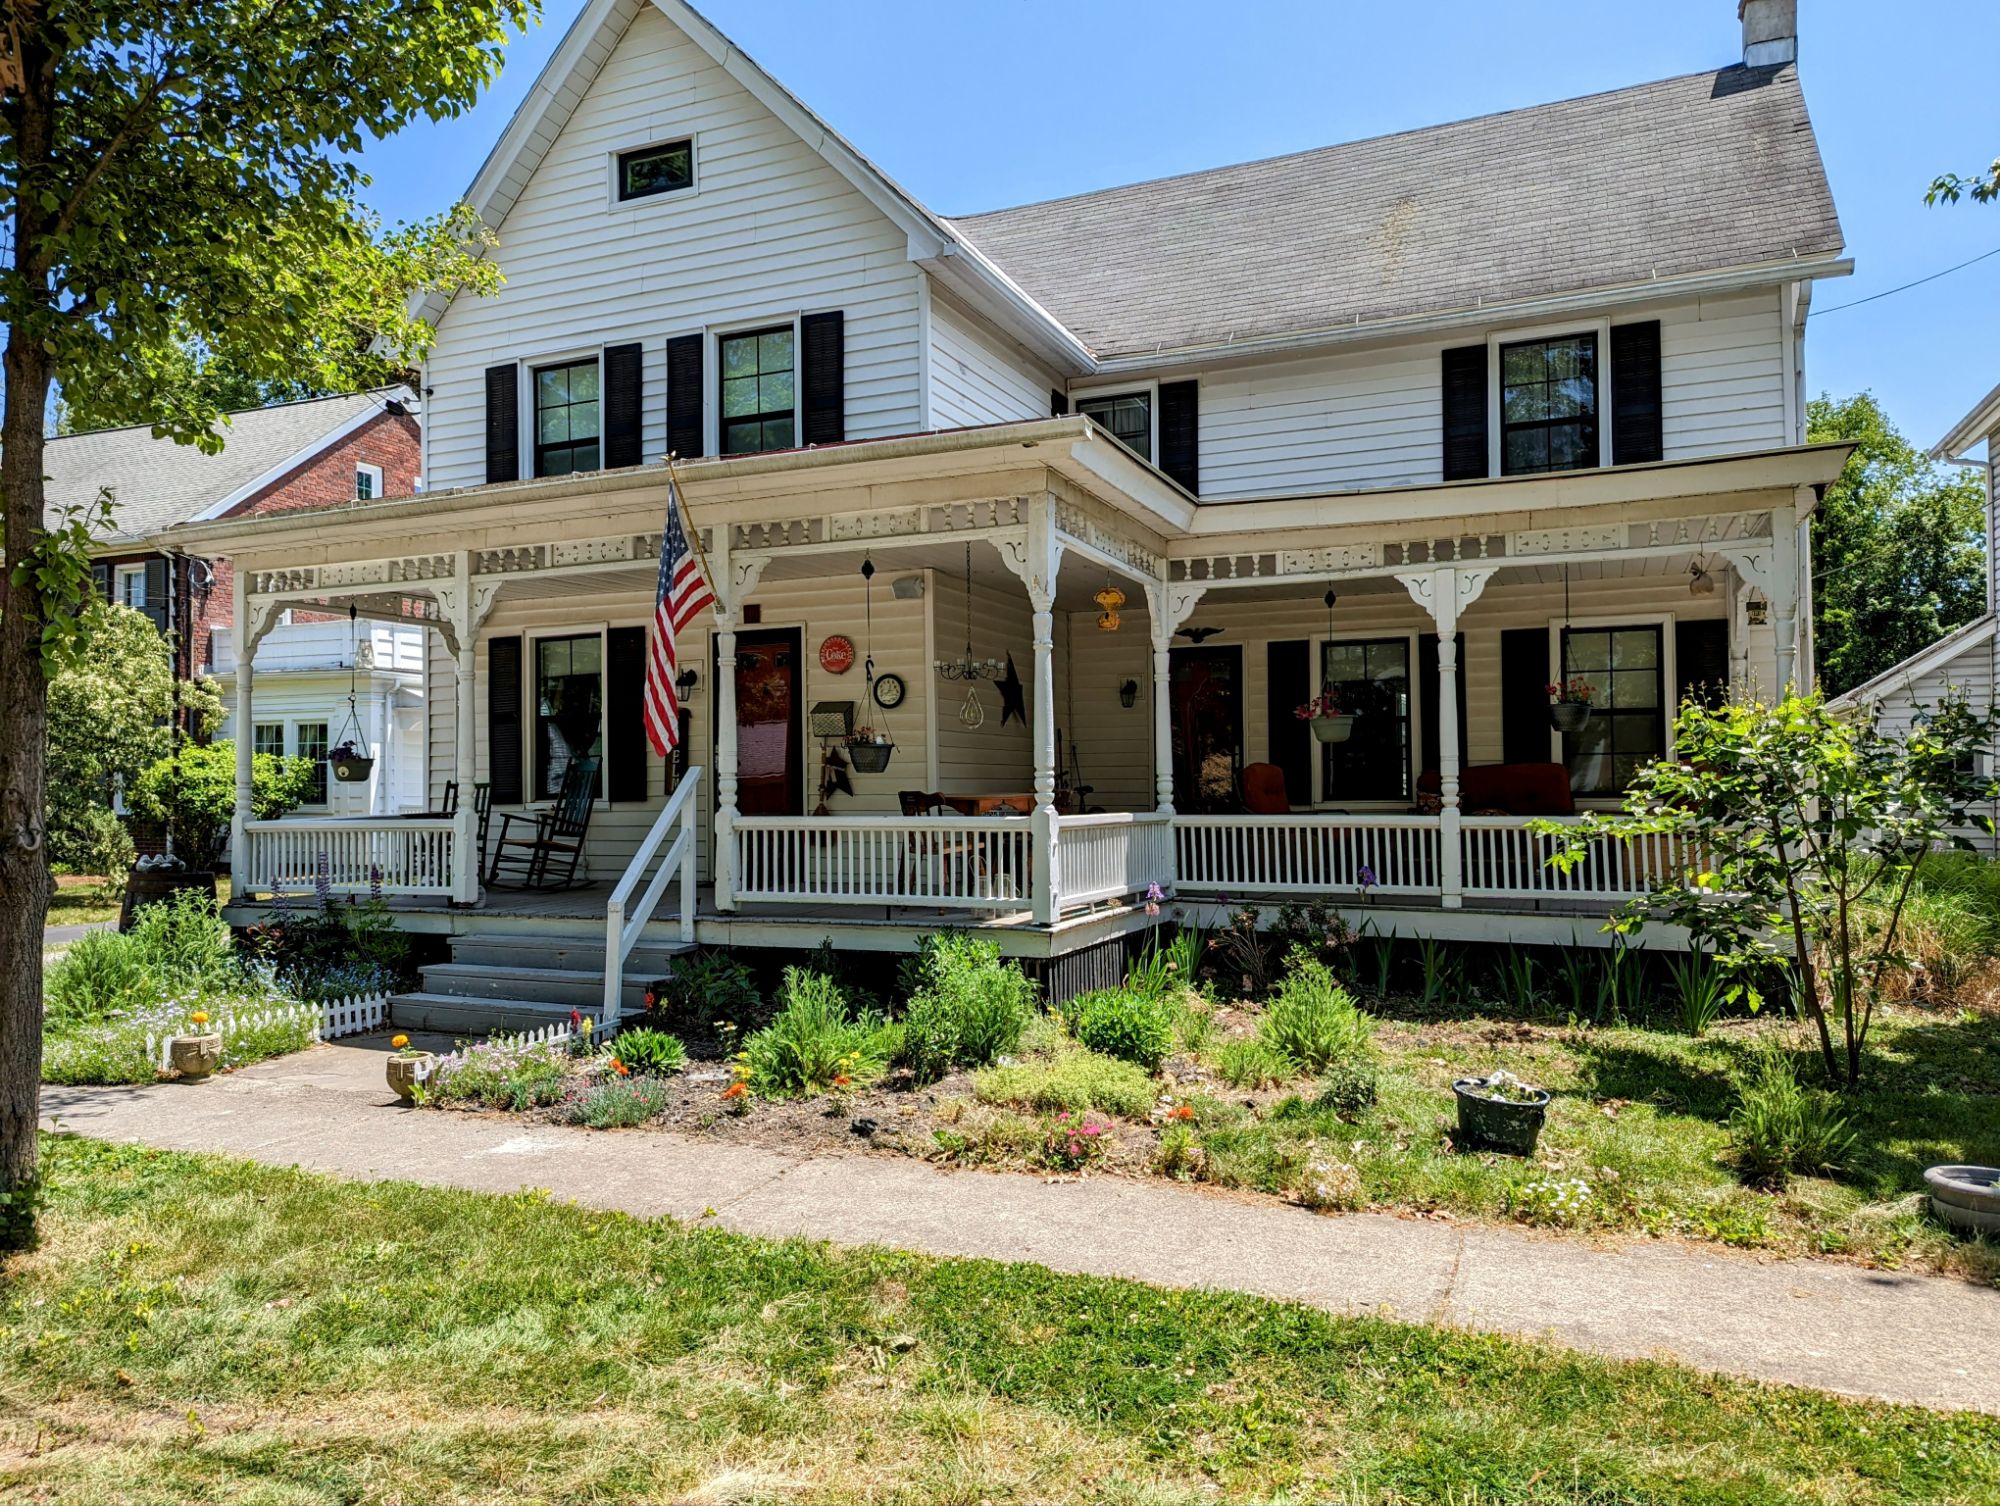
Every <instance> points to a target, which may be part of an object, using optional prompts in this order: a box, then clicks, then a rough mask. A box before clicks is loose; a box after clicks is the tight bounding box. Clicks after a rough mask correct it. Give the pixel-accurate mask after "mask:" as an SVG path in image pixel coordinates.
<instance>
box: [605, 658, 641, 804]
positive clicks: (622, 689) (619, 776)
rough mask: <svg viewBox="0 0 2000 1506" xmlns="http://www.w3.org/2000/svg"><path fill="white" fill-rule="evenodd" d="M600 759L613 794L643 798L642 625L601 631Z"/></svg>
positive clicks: (614, 796) (609, 793)
mask: <svg viewBox="0 0 2000 1506" xmlns="http://www.w3.org/2000/svg"><path fill="white" fill-rule="evenodd" d="M604 761H605V762H606V763H607V764H608V765H610V767H609V769H608V771H607V773H608V776H609V777H608V780H607V783H606V794H607V796H608V797H609V798H610V799H612V800H644V799H645V798H646V630H645V629H644V628H642V627H623V628H612V629H610V630H609V631H607V632H606V633H605V635H604Z"/></svg>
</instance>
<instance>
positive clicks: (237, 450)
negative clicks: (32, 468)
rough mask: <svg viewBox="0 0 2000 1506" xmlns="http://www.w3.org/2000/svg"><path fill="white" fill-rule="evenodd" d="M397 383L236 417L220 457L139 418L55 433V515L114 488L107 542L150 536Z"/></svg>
mask: <svg viewBox="0 0 2000 1506" xmlns="http://www.w3.org/2000/svg"><path fill="white" fill-rule="evenodd" d="M392 391H393V389H384V390H383V391H381V392H356V393H350V394H347V395H345V396H341V397H322V398H314V399H311V400H309V401H307V402H301V403H281V404H279V405H278V406H276V407H272V408H253V409H251V410H250V411H249V412H246V413H235V414H231V415H230V421H229V424H228V426H227V427H226V428H225V429H224V430H223V434H224V436H225V442H224V444H223V447H222V453H221V454H219V455H204V454H202V452H201V451H200V450H198V449H196V448H195V447H194V446H193V445H183V444H175V443H174V442H173V441H172V440H171V439H155V438H153V431H152V429H151V428H149V427H147V426H146V425H143V424H140V425H135V426H133V427H130V428H124V429H95V430H92V431H91V432H89V433H87V434H70V435H65V436H63V437H61V438H58V439H51V440H50V441H49V445H48V457H47V461H46V466H47V474H48V508H47V511H46V513H45V516H46V517H47V518H48V519H49V520H50V521H53V520H54V519H56V518H58V517H60V516H61V514H62V511H63V509H64V507H66V506H69V505H75V506H79V507H81V506H87V505H88V504H89V502H90V500H91V499H92V498H93V497H95V496H96V495H97V493H98V491H99V489H100V488H103V487H109V488H111V494H112V515H111V517H112V531H111V532H110V533H108V534H105V535H104V536H103V537H104V540H105V541H107V542H110V541H118V540H124V539H136V538H143V537H145V536H146V535H148V534H153V533H157V532H158V531H159V530H161V529H163V528H168V527H171V526H172V525H174V524H175V523H184V522H186V521H187V520H188V519H189V518H192V517H195V516H196V515H198V514H199V513H201V512H203V511H205V510H206V509H207V508H209V507H210V506H212V505H214V504H215V503H216V502H219V501H221V500H222V499H223V498H224V497H226V496H228V495H230V494H231V493H232V492H234V491H236V490H238V489H239V488H241V487H243V486H247V485H248V484H249V483H251V482H252V481H255V480H256V479H257V478H258V477H259V476H262V475H264V474H265V473H266V472H267V471H270V470H272V469H274V468H275V467H277V466H280V465H283V464H284V463H285V462H286V461H287V460H289V459H291V458H292V457H293V456H295V455H298V454H300V453H301V452H302V451H305V450H310V449H312V448H313V447H314V445H316V444H317V443H318V442H319V441H320V440H322V439H324V438H325V437H326V436H327V435H329V434H331V433H332V432H333V431H334V430H336V429H338V428H339V427H340V426H341V425H343V424H345V423H347V422H349V421H350V420H351V419H354V418H355V417H357V416H359V415H361V414H362V413H364V412H367V411H369V410H371V409H373V410H378V411H379V410H380V409H381V407H382V404H383V402H384V401H385V400H386V399H387V398H388V397H389V396H390V395H391V393H392Z"/></svg>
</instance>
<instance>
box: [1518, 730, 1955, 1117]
mask: <svg viewBox="0 0 2000 1506" xmlns="http://www.w3.org/2000/svg"><path fill="white" fill-rule="evenodd" d="M1994 728H1995V721H1994V718H1993V717H1992V716H1990V715H1983V714H1979V713H1975V712H1974V711H1973V710H1972V709H1971V707H1970V706H1969V705H1968V703H1967V702H1966V701H1965V699H1964V698H1963V697H1954V698H1951V699H1948V700H1946V701H1945V702H1944V703H1942V704H1941V705H1938V706H1935V707H1931V708H1928V709H1927V710H1926V711H1924V712H1923V713H1922V714H1920V715H1919V716H1918V717H1917V718H1916V721H1915V724H1914V725H1913V726H1912V727H1911V728H1910V729H1909V730H1908V731H1907V732H1903V733H1898V734H1895V735H1891V734H1890V733H1888V732H1886V731H1884V730H1883V729H1882V728H1880V727H1879V726H1877V725H1876V723H1875V722H1874V720H1873V719H1871V718H1868V717H1857V716H1838V715H1835V714H1834V713H1833V712H1831V711H1829V710H1828V709H1827V706H1826V702H1825V700H1824V699H1823V698H1822V697H1821V696H1820V695H1819V694H1817V693H1814V694H1812V695H1788V696H1786V697H1785V698H1784V699H1783V700H1781V701H1779V702H1777V703H1776V704H1775V705H1766V704H1764V703H1762V702H1761V701H1758V700H1756V699H1754V698H1751V697H1737V698H1734V699H1732V700H1730V701H1729V702H1727V703H1726V704H1724V705H1722V706H1719V707H1716V708H1714V709H1712V710H1711V709H1709V708H1706V707H1703V706H1701V705H1698V704H1697V703H1695V702H1692V701H1690V702H1688V703H1686V704H1685V705H1683V706H1682V707H1681V711H1680V715H1679V717H1678V718H1677V719H1676V720H1675V722H1674V756H1673V757H1672V758H1662V759H1659V760H1657V761H1656V762H1654V763H1651V764H1648V765H1647V766H1646V767H1645V768H1644V769H1643V770H1641V771H1640V774H1639V776H1638V778H1637V779H1635V780H1634V781H1633V783H1632V785H1631V787H1630V789H1628V790H1627V792H1626V800H1625V809H1624V811H1623V813H1622V814H1619V815H1616V816H1590V817H1587V818H1585V820H1584V821H1583V822H1582V823H1580V824H1578V825H1571V826H1564V825H1561V824H1558V823H1554V822H1549V823H1541V824H1538V825H1537V826H1536V830H1537V831H1538V832H1540V833H1541V834H1543V835H1544V836H1547V837H1550V838H1552V839H1554V840H1555V841H1557V842H1558V843H1560V844H1562V846H1561V847H1560V848H1559V850H1558V853H1557V856H1556V857H1555V858H1554V862H1555V864H1556V865H1557V866H1558V867H1561V868H1565V869H1569V868H1574V867H1576V866H1577V865H1578V864H1580V863H1588V862H1590V861H1592V857H1593V853H1594V851H1595V850H1596V849H1597V848H1598V847H1599V845H1600V844H1602V843H1603V842H1604V841H1606V840H1607V839H1608V840H1613V841H1636V842H1644V843H1648V844H1654V845H1655V846H1656V848H1658V847H1664V848H1665V850H1667V851H1669V852H1673V853H1675V854H1676V855H1677V860H1676V862H1675V863H1674V864H1672V865H1671V867H1672V869H1673V871H1672V873H1671V874H1670V876H1669V877H1668V878H1667V879H1666V880H1665V881H1664V882H1662V883H1661V884H1660V885H1659V887H1657V888H1656V889H1655V890H1654V891H1653V892H1652V893H1650V894H1648V895H1645V896H1644V897H1642V898H1640V899H1638V900H1635V901H1633V902H1632V903H1631V904H1629V905H1627V906H1626V907H1625V908H1624V909H1623V910H1621V911H1620V912H1619V913H1618V915H1617V916H1616V917H1614V919H1613V920H1612V923H1611V925H1610V927H1609V929H1611V930H1612V931H1614V932H1616V933H1618V934H1621V935H1626V934H1631V933H1633V932H1636V931H1639V930H1642V929H1644V928H1645V927H1646V926H1649V925H1656V924H1662V923H1664V924H1668V925H1677V926H1682V927H1685V928H1686V930H1687V933H1688V935H1689V936H1690V937H1691V938H1692V939H1693V941H1694V944H1695V945H1696V946H1697V947H1699V948H1701V949H1702V950H1704V951H1706V952H1708V953H1709V954H1711V955H1712V956H1713V957H1714V958H1715V960H1716V962H1717V963H1718V964H1720V965H1721V966H1722V967H1723V968H1724V969H1725V970H1726V971H1728V972H1729V973H1730V974H1731V975H1732V976H1733V978H1734V980H1735V981H1734V983H1733V985H1732V989H1731V993H1732V996H1736V997H1742V998H1745V999H1746V1000H1747V1002H1748V1003H1749V1005H1750V1007H1751V1008H1752V1009H1755V1008H1757V1007H1758V1006H1759V1004H1760V1003H1761V996H1760V994H1759V992H1758V989H1757V985H1756V980H1757V978H1758V977H1759V976H1760V975H1765V974H1769V973H1770V972H1772V971H1774V970H1775V971H1778V972H1781V973H1783V974H1784V975H1786V976H1787V977H1788V978H1789V980H1790V993H1791V996H1792V999H1793V1001H1794V1003H1795V1004H1796V1006H1797V1008H1798V1011H1799V1014H1800V1016H1801V1017H1802V1018H1803V1019H1805V1020H1807V1021H1809V1022H1810V1023H1811V1025H1812V1027H1813V1030H1814V1033H1815V1035H1816V1037H1817V1039H1818V1044H1819V1048H1820V1055H1821V1058H1822V1060H1823V1062H1824V1063H1825V1066H1826V1073H1827V1077H1828V1078H1829V1079H1830V1080H1831V1081H1833V1082H1834V1083H1836V1084H1840V1085H1843V1086H1846V1087H1853V1086H1854V1085H1855V1084H1856V1083H1858V1082H1859V1081H1860V1080H1861V1069H1862V1061H1863V1057H1864V1054H1865V1052H1866V1050H1867V1045H1868V1032H1869V1028H1870V1026H1871V1025H1872V1023H1873V1021H1874V1010H1875V1001H1876V1000H1877V998H1878V997H1880V995H1881V992H1882V987H1883V984H1884V982H1885V980H1886V979H1888V978H1889V977H1890V976H1891V975H1892V974H1893V972H1894V971H1895V970H1896V969H1898V968H1900V967H1903V966H1905V965H1906V964H1907V959H1906V958H1905V957H1904V956H1903V955H1902V954H1901V952H1900V950H1899V943H1900V941H1901V936H1902V930H1903V923H1904V919H1905V915H1906V913H1907V907H1908V904H1909V899H1910V896H1911V894H1912V893H1914V892H1915V890H1916V886H1917V879H1918V875H1919V874H1920V873H1921V872H1922V871H1923V867H1924V864H1925V863H1926V862H1927V861H1928V860H1929V859H1930V858H1931V857H1932V856H1933V855H1934V854H1935V853H1937V852H1939V851H1941V850H1945V849H1948V848H1952V847H1959V848H1964V847H1970V846H1971V845H1972V844H1971V842H1970V840H1969V839H1968V838H1967V836H1966V835H1965V833H1966V832H1967V831H1970V830H1973V829H1976V828H1980V827H1986V826H1987V825H1988V822H1987V820H1986V818H1985V816H1984V815H1983V814H1982V813H1981V811H1980V807H1981V806H1983V805H1985V804H1987V803H1988V802H1990V801H1991V800H1992V799H1993V797H1994V794H1995V785H1994V781H1993V780H1991V779H1990V778H1986V779H1982V778H1979V777H1976V776H1974V775H1972V774H1970V773H1968V772H1967V771H1968V770H1970V769H1971V768H1972V767H1973V766H1974V762H1975V754H1977V753H1979V752H1981V751H1984V750H1986V749H1989V748H1991V747H1992V744H1993V734H1994Z"/></svg>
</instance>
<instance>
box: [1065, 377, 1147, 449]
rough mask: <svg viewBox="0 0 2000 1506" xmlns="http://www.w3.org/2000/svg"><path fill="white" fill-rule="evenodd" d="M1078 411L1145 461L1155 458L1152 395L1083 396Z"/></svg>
mask: <svg viewBox="0 0 2000 1506" xmlns="http://www.w3.org/2000/svg"><path fill="white" fill-rule="evenodd" d="M1076 411H1077V412H1079V413H1081V414H1083V415H1084V416H1085V417H1086V418H1088V419H1090V420H1091V421H1092V422H1093V423H1097V424H1101V425H1102V426H1103V427H1105V428H1107V429H1109V430H1110V431H1111V432H1112V434H1114V435H1115V436H1116V437H1117V438H1118V439H1119V440H1121V441H1123V443H1124V445H1125V447H1126V448H1127V449H1129V450H1130V451H1131V452H1132V453H1133V454H1134V455H1137V456H1138V457H1139V458H1140V459H1141V460H1144V461H1146V462H1147V463H1149V464H1150V463H1151V462H1152V459H1153V395H1152V394H1151V393H1150V392H1112V393H1106V394H1105V395H1104V396H1102V397H1080V398H1078V399H1077V400H1076Z"/></svg>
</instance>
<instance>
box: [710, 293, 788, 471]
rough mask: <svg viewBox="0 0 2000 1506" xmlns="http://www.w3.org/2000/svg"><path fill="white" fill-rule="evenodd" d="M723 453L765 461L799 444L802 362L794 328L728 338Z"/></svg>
mask: <svg viewBox="0 0 2000 1506" xmlns="http://www.w3.org/2000/svg"><path fill="white" fill-rule="evenodd" d="M718 343H719V345H720V347H721V356H722V362H721V365H722V453H723V454H725V455H761V454H764V453H766V452H767V451H770V450H789V449H792V448H794V447H795V446H796V445H797V444H798V442H799V440H798V381H797V372H798V360H797V348H796V344H795V342H794V340H793V338H792V327H791V325H789V324H784V325H780V326H779V327H778V328H776V329H755V330H747V331H745V332H744V333H743V334H740V335H724V336H722V337H721V339H720V341H719V342H718Z"/></svg>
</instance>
